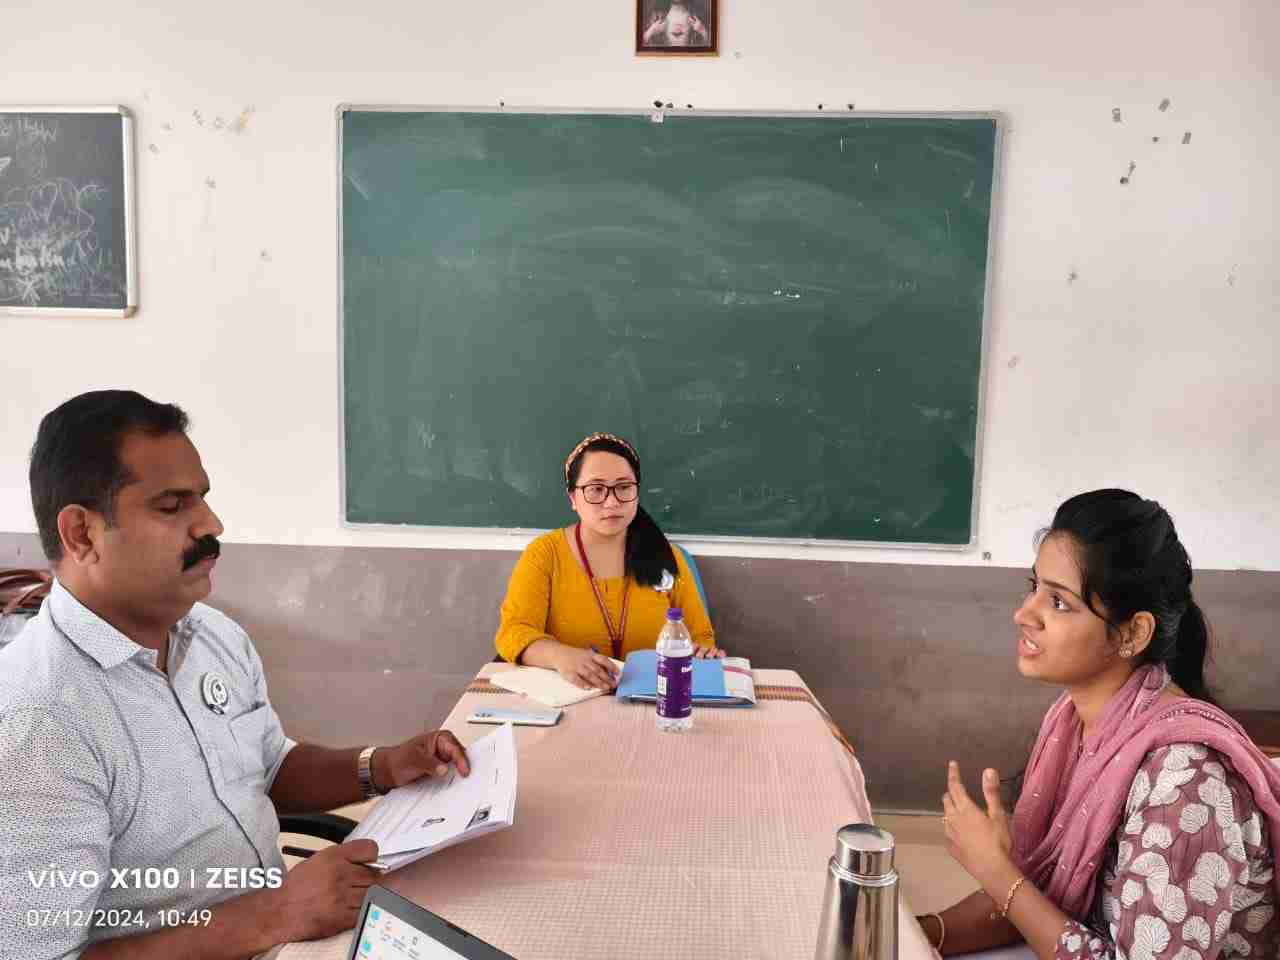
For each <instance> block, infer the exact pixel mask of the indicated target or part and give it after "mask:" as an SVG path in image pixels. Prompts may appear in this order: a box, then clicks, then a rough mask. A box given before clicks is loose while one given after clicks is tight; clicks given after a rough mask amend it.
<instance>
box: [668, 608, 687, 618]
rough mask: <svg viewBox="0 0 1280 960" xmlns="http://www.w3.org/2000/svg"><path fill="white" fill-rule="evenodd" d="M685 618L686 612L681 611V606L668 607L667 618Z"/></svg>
mask: <svg viewBox="0 0 1280 960" xmlns="http://www.w3.org/2000/svg"><path fill="white" fill-rule="evenodd" d="M683 618H684V614H683V613H681V612H680V608H679V607H668V608H667V619H668V620H681V619H683Z"/></svg>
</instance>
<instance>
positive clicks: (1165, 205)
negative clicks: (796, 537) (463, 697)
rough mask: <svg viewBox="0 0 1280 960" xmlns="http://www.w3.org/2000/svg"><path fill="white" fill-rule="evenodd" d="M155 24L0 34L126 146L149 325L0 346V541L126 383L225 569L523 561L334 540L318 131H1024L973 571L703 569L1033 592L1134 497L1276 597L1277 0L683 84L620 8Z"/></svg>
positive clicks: (962, 7) (722, 60)
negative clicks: (796, 125)
mask: <svg viewBox="0 0 1280 960" xmlns="http://www.w3.org/2000/svg"><path fill="white" fill-rule="evenodd" d="M145 6H146V7H150V9H144V5H141V4H136V5H135V4H123V3H121V4H101V3H88V2H83V0H67V2H65V3H62V4H59V5H58V13H57V15H56V16H55V15H52V14H51V13H50V12H49V8H48V6H47V5H45V4H34V3H33V4H24V5H21V6H20V7H19V6H18V5H10V6H9V7H8V8H7V9H6V10H5V12H4V15H3V28H2V29H0V71H2V75H3V78H4V80H3V85H2V87H0V96H3V97H4V98H5V100H6V102H8V103H10V104H75V103H103V102H118V103H122V104H125V105H126V106H128V107H129V108H130V109H131V110H132V111H134V113H135V115H136V117H137V123H138V133H139V138H138V139H139V146H138V161H139V163H138V188H139V189H138V197H139V218H138V224H139V246H140V252H141V260H140V271H139V274H140V290H141V304H142V309H141V310H140V312H139V313H138V314H137V315H136V316H135V317H133V318H131V319H127V320H69V319H56V318H49V317H43V316H42V317H16V318H15V317H12V316H5V317H0V343H3V344H4V347H3V348H2V349H0V381H2V383H3V387H2V389H3V394H4V409H5V413H4V417H3V420H2V422H0V530H9V531H30V530H34V528H35V527H34V520H33V518H32V517H31V514H30V506H29V501H28V496H27V487H26V454H27V450H28V448H29V446H30V443H31V440H32V438H33V436H34V433H35V428H36V424H37V423H38V421H39V418H40V416H41V415H42V414H43V413H44V412H46V411H47V410H49V409H50V408H52V407H53V406H55V405H56V404H58V403H59V402H61V401H62V400H65V399H66V398H67V397H69V396H71V395H73V394H75V393H78V392H80V391H82V390H86V389H93V388H99V387H106V386H130V387H134V388H136V389H139V390H141V391H143V392H144V393H147V394H149V395H151V396H153V397H155V398H157V399H162V400H172V401H176V402H179V403H181V404H182V405H183V406H184V407H186V408H187V409H188V411H190V412H191V414H192V415H193V418H194V421H195V430H194V438H195V440H196V443H197V445H198V446H199V447H200V450H201V453H202V455H203V457H204V459H205V462H206V465H207V467H208V468H209V472H210V474H211V476H212V479H213V484H214V491H213V503H214V506H215V508H216V509H217V510H218V511H219V512H220V514H221V516H222V518H223V521H224V522H225V524H226V526H227V539H229V540H232V541H242V542H246V541H247V542H271V543H296V544H369V545H396V546H480V547H488V546H505V547H512V548H514V547H516V546H519V545H520V544H519V543H513V542H512V538H511V537H509V536H502V535H483V534H465V533H464V534H459V533H443V532H441V533H431V532H422V531H416V532H409V531H406V532H403V533H401V532H394V533H379V532H370V531H353V530H348V529H345V528H344V527H343V526H342V525H341V523H340V521H339V516H338V509H339V508H338V484H339V481H338V443H337V434H336V428H337V418H338V397H337V387H338V382H337V357H336V345H337V332H336V329H337V310H336V283H337V281H336V239H335V203H336V179H335V120H334V108H335V106H336V105H337V104H339V103H341V102H355V103H404V104H452V105H496V104H497V103H498V101H499V100H505V101H506V103H507V104H508V105H509V106H519V105H542V106H547V105H551V106H575V107H577V106H581V107H640V106H643V105H645V104H647V103H649V102H650V101H651V100H653V99H654V97H657V96H661V97H663V98H667V99H671V100H673V101H677V102H679V103H681V104H683V103H686V102H690V103H693V104H694V105H695V107H698V108H704V109H710V108H716V109H731V110H732V109H811V108H814V107H815V106H816V105H817V103H818V102H820V101H821V102H823V103H826V104H828V105H829V106H830V105H839V106H843V104H845V103H847V102H848V101H856V103H857V106H858V107H859V108H861V109H867V110H910V109H920V110H999V111H1002V112H1003V113H1004V114H1005V116H1006V118H1007V121H1008V127H1007V131H1006V134H1007V135H1006V150H1005V156H1004V169H1003V189H1002V191H1001V193H1000V196H999V200H998V203H999V209H998V218H999V219H998V230H997V240H996V251H995V257H996V259H995V278H994V286H993V302H992V327H991V329H992V338H991V342H990V343H989V345H988V359H987V362H988V371H989V372H988V377H989V379H988V384H987V407H986V418H985V424H984V443H983V450H982V456H983V460H982V470H981V493H980V497H981V518H980V529H979V545H978V547H977V549H976V550H974V551H971V552H968V553H964V554H959V555H957V554H937V553H931V552H922V551H906V552H904V551H884V550H879V551H877V550H863V549H852V548H804V547H793V548H778V547H773V548H769V547H752V548H748V547H743V546H740V545H731V544H722V545H720V546H719V547H716V546H715V545H705V546H703V547H701V548H700V552H706V553H725V554H733V555H744V556H745V555H774V556H794V557H813V558H830V559H843V560H856V561H861V560H884V559H889V560H893V561H919V562H925V563H934V562H940V563H973V564H981V563H984V562H988V561H986V560H984V558H983V552H984V551H986V552H989V553H990V555H991V560H990V561H989V562H992V563H996V564H1007V565H1022V564H1024V563H1027V562H1028V560H1029V558H1030V547H1029V540H1030V537H1031V534H1032V532H1033V531H1034V530H1035V529H1036V528H1037V527H1038V526H1040V525H1042V524H1043V523H1045V522H1046V521H1047V519H1048V518H1049V516H1050V515H1051V513H1052V509H1053V507H1054V506H1055V505H1056V503H1057V502H1058V501H1059V500H1061V499H1062V498H1063V497H1064V496H1066V495H1069V494H1071V493H1075V492H1078V491H1080V490H1082V489H1086V488H1090V487H1094V486H1101V485H1126V486H1130V487H1133V488H1135V489H1137V490H1139V491H1140V492H1142V493H1144V494H1147V495H1150V496H1156V497H1158V498H1159V499H1161V500H1162V501H1163V502H1164V503H1165V504H1166V505H1167V506H1169V507H1170V509H1171V510H1172V511H1173V512H1174V515H1175V518H1176V519H1177V521H1178V523H1179V526H1180V528H1181V531H1182V533H1183V536H1184V538H1185V540H1186V541H1187V543H1188V544H1189V546H1190V549H1191V552H1192V557H1193V560H1194V561H1195V563H1196V565H1197V566H1198V567H1206V568H1237V567H1249V568H1259V569H1266V570H1280V510H1277V509H1276V507H1277V499H1276V495H1275V492H1274V491H1275V489H1276V487H1277V484H1278V482H1280V444H1278V443H1277V442H1276V436H1277V434H1278V433H1280V429H1278V428H1277V414H1278V413H1280V410H1278V409H1277V408H1278V406H1280V404H1278V403H1277V400H1278V399H1280V386H1277V380H1278V378H1277V375H1276V367H1277V362H1278V361H1280V330H1278V329H1277V320H1278V314H1280V310H1278V309H1277V308H1278V307H1280V270H1278V269H1277V266H1278V265H1277V240H1278V238H1277V222H1278V217H1277V214H1278V213H1280V202H1278V200H1280V198H1278V197H1277V187H1276V182H1277V179H1278V177H1277V173H1276V163H1277V160H1280V127H1278V126H1277V124H1276V117H1277V116H1278V115H1280V74H1278V72H1277V67H1276V63H1277V62H1280V58H1277V57H1275V56H1274V49H1271V50H1270V51H1268V49H1267V42H1268V40H1270V42H1271V44H1272V45H1273V46H1274V41H1275V39H1276V38H1277V37H1280V6H1277V5H1276V4H1275V3H1274V2H1273V0H1221V2H1216V3H1208V2H1191V0H1188V2H1185V3H1177V4H1170V3H1167V2H1161V0H1149V2H1135V0H1105V2H1104V0H1080V2H1078V3H1076V4H1074V5H1067V4H1041V3H1034V2H1033V3H1026V2H1018V0H971V2H968V3H952V2H941V0H853V2H834V0H833V2H827V3H822V2H820V0H790V2H785V3H770V4H764V3H760V2H753V0H736V2H734V0H726V2H725V3H724V6H725V13H724V17H723V21H722V32H721V42H722V49H723V54H722V56H720V57H719V58H718V59H704V60H696V61H692V62H678V61H671V60H661V59H648V58H645V59H637V58H635V57H634V56H633V55H632V52H631V44H632V33H631V16H632V14H631V8H630V7H629V6H628V0H619V2H618V3H614V4H593V3H582V4H574V3H565V2H555V3H552V2H547V0H521V2H514V0H512V2H503V0H470V2H469V3H466V4H447V5H446V4H440V3H432V2H430V0H427V2H404V0H389V2H383V3H351V2H347V3H337V2H334V0H323V2H319V0H317V2H309V3H299V2H285V0H272V2H260V0H259V2H254V3H248V2H244V0H223V3H221V4H219V5H206V4H200V5H196V4H189V3H185V4H184V3H183V2H182V0H177V2H174V3H171V4H155V5H151V4H149V5H145ZM1070 6H1074V7H1076V8H1077V9H1075V10H1071V9H1068V8H1069V7H1070ZM1268 55H1270V56H1269V57H1268ZM1268 64H1269V65H1268ZM1165 97H1168V98H1169V99H1170V100H1171V101H1172V105H1171V107H1170V108H1169V110H1168V111H1167V112H1164V113H1161V112H1159V111H1158V110H1157V105H1158V104H1159V102H1160V101H1161V100H1162V99H1163V98H1165ZM249 107H252V110H253V112H252V113H251V114H250V115H249V116H248V121H247V124H246V125H245V127H244V129H243V131H242V132H239V133H237V132H233V130H231V129H230V127H231V126H232V124H233V121H234V120H235V119H236V118H237V117H238V116H239V115H240V114H241V113H242V111H243V110H245V109H246V108H249ZM1113 107H1119V108H1120V110H1121V111H1122V115H1123V122H1122V123H1120V124H1116V123H1113V122H1112V118H1111V110H1112V108H1113ZM197 116H198V117H199V118H200V119H197ZM201 119H202V120H203V122H200V120H201ZM219 121H221V122H219ZM1185 131H1191V133H1192V140H1191V143H1190V144H1189V145H1185V146H1184V145H1182V144H1181V139H1182V135H1183V133H1184V132H1185ZM1153 136H1159V137H1160V138H1161V140H1160V143H1158V144H1153V143H1152V142H1151V137H1153ZM153 145H154V146H153ZM1130 160H1133V161H1136V163H1137V169H1136V171H1135V173H1134V177H1133V181H1132V183H1131V184H1130V185H1129V186H1127V187H1122V186H1120V185H1119V183H1118V181H1119V178H1120V176H1121V174H1122V173H1123V172H1124V170H1125V168H1126V166H1127V165H1128V163H1129V161H1130ZM1071 274H1074V275H1075V279H1074V281H1070V282H1069V280H1068V277H1069V275H1071Z"/></svg>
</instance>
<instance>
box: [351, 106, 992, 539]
mask: <svg viewBox="0 0 1280 960" xmlns="http://www.w3.org/2000/svg"><path fill="white" fill-rule="evenodd" d="M365 112H368V113H474V114H487V115H500V114H516V115H548V116H618V117H636V118H648V119H649V120H650V121H652V122H667V121H668V120H677V121H680V122H687V121H691V120H698V119H702V118H744V119H746V118H762V119H787V118H794V119H819V120H821V119H826V120H831V121H840V120H844V121H848V120H849V119H859V120H861V119H870V120H875V119H904V120H912V119H915V120H937V119H943V120H945V119H960V120H988V121H991V122H992V124H993V125H994V148H993V168H992V180H991V199H990V206H989V219H988V226H987V237H986V253H987V259H986V264H985V269H984V289H983V305H982V322H981V333H980V343H979V348H978V358H977V359H978V376H977V388H978V394H977V397H976V400H975V402H976V426H975V435H974V451H973V481H972V488H971V506H970V517H969V538H968V541H967V542H964V543H936V542H927V541H921V542H906V541H901V540H861V539H835V538H815V537H770V536H742V535H734V534H700V533H684V532H681V533H679V534H678V535H677V536H678V539H679V540H680V541H681V542H686V543H707V544H725V545H730V544H742V545H776V546H780V547H828V548H829V547H844V548H869V549H889V550H922V551H930V552H939V553H944V554H945V553H965V552H969V551H972V550H974V549H976V547H977V545H978V518H979V506H980V502H981V501H980V494H981V485H982V468H983V448H984V434H985V427H986V395H987V373H988V366H989V357H988V352H989V349H990V343H991V299H992V289H993V284H994V276H995V265H996V253H995V238H996V234H997V230H998V227H997V224H998V222H999V218H1000V215H1001V203H1000V198H1001V193H1002V189H1001V187H1002V167H1003V156H1004V132H1005V118H1004V115H1003V114H1002V113H1000V112H999V111H875V112H873V111H850V110H829V111H827V110H822V109H821V107H820V108H819V109H818V110H776V111H775V110H688V109H686V110H678V109H673V110H670V111H667V110H665V109H663V108H659V109H651V108H641V109H629V108H611V109H610V108H580V107H520V108H512V109H507V108H506V107H505V105H500V106H499V107H498V108H497V109H494V108H493V107H491V106H441V105H427V104H357V103H340V104H338V105H337V107H336V108H335V111H334V118H335V126H336V137H335V147H336V180H335V188H336V192H337V196H336V204H335V206H336V211H337V217H336V227H337V229H336V232H335V246H336V251H337V267H338V269H337V278H336V281H337V288H338V289H337V309H338V323H337V337H338V344H337V347H338V369H337V373H338V390H337V415H338V431H337V433H338V498H339V517H338V519H339V525H340V526H341V527H343V528H344V529H349V530H359V531H374V532H396V533H403V532H405V531H407V530H424V531H425V530H430V531H432V532H436V533H449V534H478V535H489V536H494V535H496V536H510V537H512V538H513V539H516V538H524V537H529V536H535V535H538V534H541V533H545V532H546V531H545V530H544V529H541V528H536V527H475V526H457V525H447V524H421V523H404V524H397V523H384V522H360V521H352V520H350V519H348V504H347V457H346V451H347V443H346V408H345V389H346V370H345V356H344V354H345V330H344V324H345V317H346V305H345V300H344V277H345V272H344V248H343V236H344V235H343V210H342V204H343V182H344V170H343V160H344V150H343V147H344V143H343V122H344V119H345V117H346V115H347V114H349V113H365ZM566 509H567V508H566ZM566 522H567V521H566Z"/></svg>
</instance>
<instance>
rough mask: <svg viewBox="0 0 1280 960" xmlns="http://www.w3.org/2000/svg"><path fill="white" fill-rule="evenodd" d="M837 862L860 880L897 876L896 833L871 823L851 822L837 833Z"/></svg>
mask: <svg viewBox="0 0 1280 960" xmlns="http://www.w3.org/2000/svg"><path fill="white" fill-rule="evenodd" d="M834 859H835V862H836V863H837V864H838V865H839V866H840V867H842V868H844V869H845V870H847V871H848V872H849V873H854V874H857V875H858V876H860V877H887V876H889V875H890V874H892V873H893V834H891V833H889V832H888V831H887V830H881V829H880V828H879V827H876V826H873V825H872V824H870V823H850V824H846V825H845V826H843V827H841V828H840V829H839V830H837V831H836V852H835V857H834Z"/></svg>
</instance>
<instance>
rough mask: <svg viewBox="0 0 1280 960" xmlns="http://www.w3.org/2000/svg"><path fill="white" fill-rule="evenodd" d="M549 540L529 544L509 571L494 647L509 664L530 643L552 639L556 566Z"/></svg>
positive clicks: (540, 538) (516, 659)
mask: <svg viewBox="0 0 1280 960" xmlns="http://www.w3.org/2000/svg"><path fill="white" fill-rule="evenodd" d="M552 536H555V534H545V535H543V536H541V537H538V539H536V540H534V541H533V542H532V543H530V544H529V546H528V547H526V548H525V551H524V553H522V554H521V555H520V559H519V560H518V561H516V568H515V569H514V570H513V571H511V582H510V583H508V584H507V595H506V597H505V598H503V601H502V620H501V623H499V625H498V635H497V636H496V637H495V638H494V646H496V647H497V648H498V653H499V654H501V655H502V657H503V658H504V659H506V660H509V661H511V662H512V663H516V662H517V661H518V660H519V658H520V654H522V653H524V650H525V647H527V646H529V644H531V643H533V641H535V640H540V639H542V638H544V637H550V636H551V635H550V634H549V633H547V615H548V614H549V612H550V610H551V590H552V579H553V577H554V575H555V565H556V558H555V546H554V544H553V543H552V541H551V537H552Z"/></svg>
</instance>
